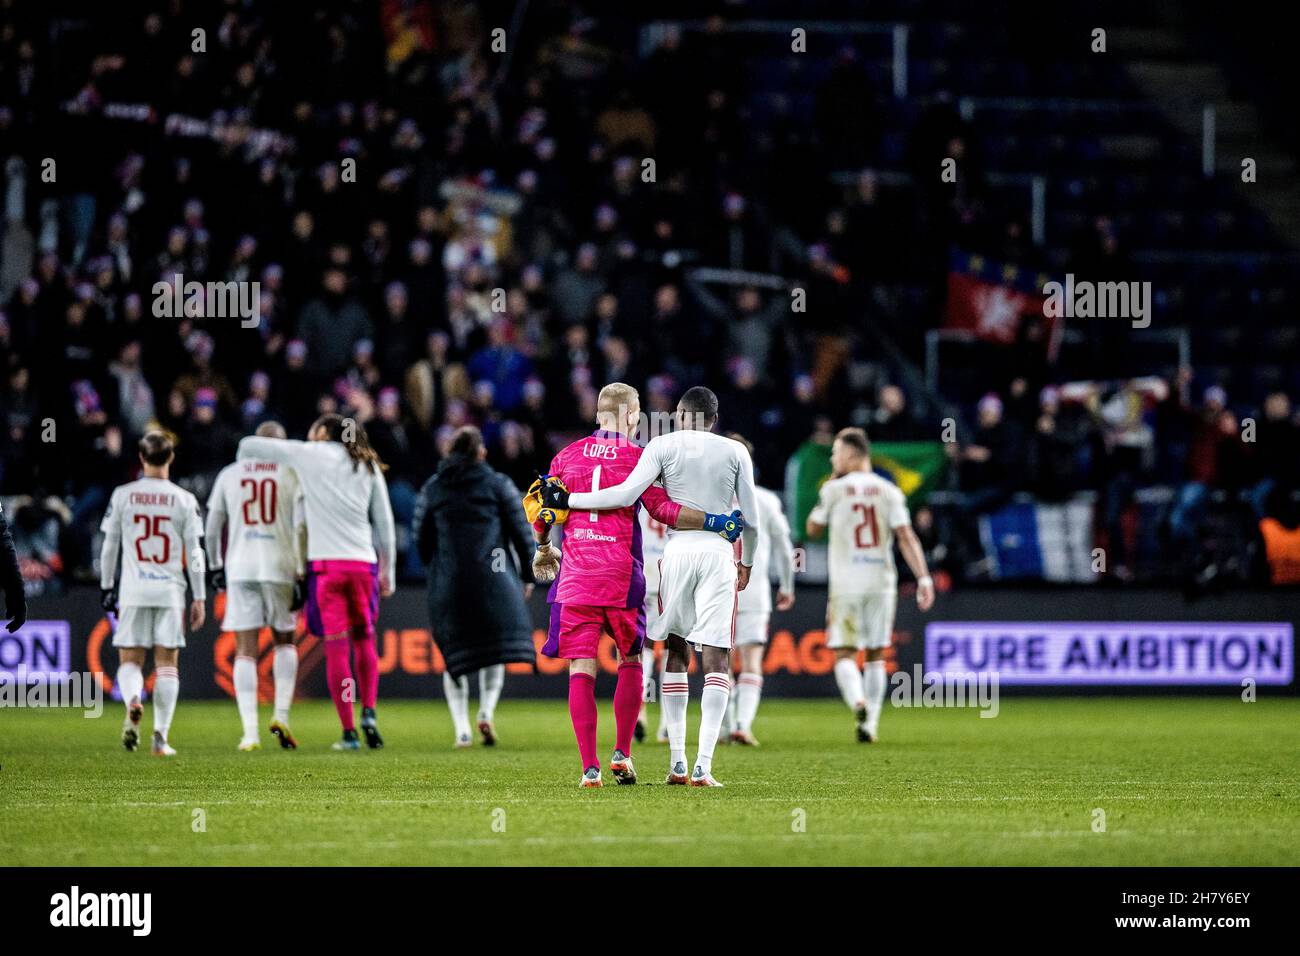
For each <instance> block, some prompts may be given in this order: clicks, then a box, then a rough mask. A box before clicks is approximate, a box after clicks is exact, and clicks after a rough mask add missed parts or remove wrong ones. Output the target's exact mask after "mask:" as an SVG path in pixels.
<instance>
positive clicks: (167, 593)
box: [100, 478, 203, 607]
mask: <svg viewBox="0 0 1300 956" xmlns="http://www.w3.org/2000/svg"><path fill="white" fill-rule="evenodd" d="M100 530H101V531H103V532H104V533H105V534H111V533H112V532H113V531H114V530H116V532H117V534H118V536H119V537H120V538H121V548H122V577H121V581H120V583H119V584H118V602H119V604H120V605H121V606H122V607H184V606H185V583H186V570H187V568H188V567H189V566H190V564H191V562H197V564H196V565H195V566H196V567H197V568H198V569H200V570H201V569H202V567H203V559H202V557H201V556H200V555H199V554H197V551H198V548H199V546H200V545H199V542H200V541H201V540H202V538H203V526H202V523H201V522H200V519H199V503H198V501H196V500H195V498H194V496H193V495H192V494H190V493H189V492H188V491H186V490H185V489H184V488H181V487H179V486H177V485H174V484H172V483H171V482H170V481H166V480H164V479H162V478H140V479H138V480H137V481H132V482H129V483H128V484H125V485H122V486H121V487H119V488H117V489H115V490H114V491H113V497H112V498H111V499H109V503H108V510H107V511H106V512H105V513H104V520H103V521H102V522H101V523H100ZM199 580H200V581H201V580H202V577H201V575H200V578H199Z"/></svg>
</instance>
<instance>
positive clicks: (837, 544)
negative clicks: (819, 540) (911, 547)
mask: <svg viewBox="0 0 1300 956" xmlns="http://www.w3.org/2000/svg"><path fill="white" fill-rule="evenodd" d="M811 517H812V519H813V520H814V521H815V522H817V523H818V524H822V525H826V526H827V527H828V529H829V531H828V534H829V536H830V547H829V556H828V559H829V565H830V567H829V577H830V596H831V597H832V598H834V597H852V596H858V595H865V594H879V593H881V592H884V591H892V590H894V589H895V588H896V587H897V586H898V570H897V568H896V567H895V566H894V529H895V528H900V527H903V526H904V525H909V526H910V525H911V523H912V519H911V517H910V516H909V515H908V513H907V498H906V497H905V496H904V495H903V492H902V491H900V490H899V488H898V486H897V485H895V484H893V483H892V482H890V481H887V480H886V479H884V478H882V477H880V476H879V475H877V474H873V473H871V472H865V471H851V472H849V473H848V474H846V475H841V476H840V477H839V478H832V479H831V480H830V481H827V482H826V483H825V484H824V485H822V487H821V492H820V493H819V494H818V496H817V506H816V507H815V508H813V511H812V514H811Z"/></svg>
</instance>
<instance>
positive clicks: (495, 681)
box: [478, 664, 506, 720]
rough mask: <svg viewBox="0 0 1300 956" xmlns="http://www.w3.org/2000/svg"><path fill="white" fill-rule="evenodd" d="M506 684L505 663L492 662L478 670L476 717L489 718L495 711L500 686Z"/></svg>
mask: <svg viewBox="0 0 1300 956" xmlns="http://www.w3.org/2000/svg"><path fill="white" fill-rule="evenodd" d="M505 685H506V665H505V664H493V665H492V666H491V667H485V668H483V669H482V670H481V671H479V672H478V719H479V720H491V719H492V715H493V714H495V713H496V712H497V701H498V700H500V699H501V688H503V687H505Z"/></svg>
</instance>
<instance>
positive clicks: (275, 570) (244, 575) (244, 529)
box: [208, 458, 304, 584]
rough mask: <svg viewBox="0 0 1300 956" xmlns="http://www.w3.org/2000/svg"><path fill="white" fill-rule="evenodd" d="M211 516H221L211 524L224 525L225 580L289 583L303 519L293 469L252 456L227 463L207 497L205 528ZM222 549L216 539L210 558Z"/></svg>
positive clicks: (210, 545) (210, 547)
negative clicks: (221, 518)
mask: <svg viewBox="0 0 1300 956" xmlns="http://www.w3.org/2000/svg"><path fill="white" fill-rule="evenodd" d="M214 516H218V517H224V521H219V522H215V523H224V525H225V530H226V551H225V557H224V558H223V561H222V564H223V565H224V566H225V569H226V580H227V581H257V582H261V583H265V584H271V583H277V584H291V583H293V580H294V578H295V576H296V573H297V570H298V564H299V545H298V541H297V536H298V528H299V526H300V525H301V524H302V522H303V520H304V517H303V493H302V488H301V486H300V485H299V482H298V475H297V473H296V472H294V470H293V469H292V468H289V467H287V466H285V465H282V464H280V463H278V462H274V461H261V460H258V459H255V458H246V459H241V460H240V461H237V462H235V463H234V464H233V465H227V466H226V467H225V468H223V469H222V470H221V473H220V474H219V475H217V480H216V482H215V483H214V484H213V486H212V494H211V495H210V496H209V497H208V525H209V527H212V526H213V525H214V521H213V517H214ZM220 547H221V542H220V541H209V542H208V552H209V553H210V554H220V553H221V552H220V550H219V549H220ZM213 564H214V566H215V564H216V562H215V561H214V562H213Z"/></svg>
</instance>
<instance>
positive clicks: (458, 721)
mask: <svg viewBox="0 0 1300 956" xmlns="http://www.w3.org/2000/svg"><path fill="white" fill-rule="evenodd" d="M442 692H443V693H444V694H445V695H446V696H447V709H448V710H450V711H451V722H452V725H453V726H454V727H455V728H456V737H457V738H458V739H459V738H461V737H468V736H469V734H470V730H469V678H468V677H466V676H464V675H462V676H461V678H460V680H453V679H452V676H451V675H450V674H448V673H447V672H446V671H443V673H442Z"/></svg>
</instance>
